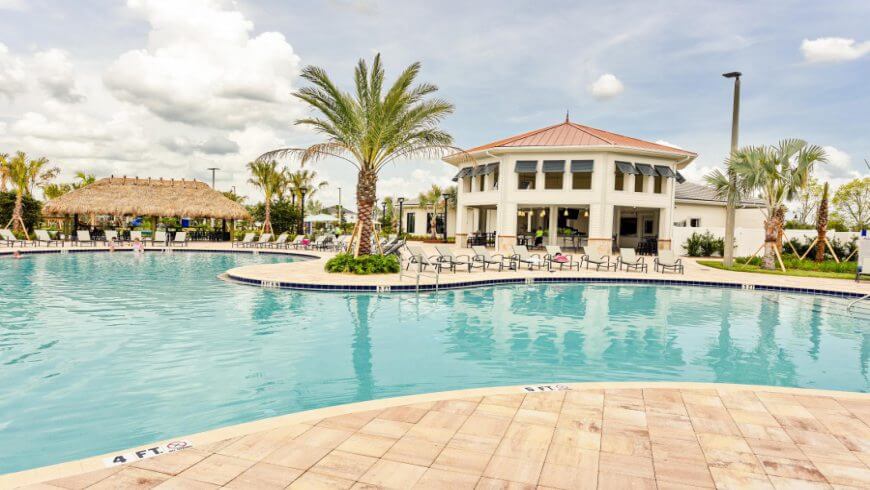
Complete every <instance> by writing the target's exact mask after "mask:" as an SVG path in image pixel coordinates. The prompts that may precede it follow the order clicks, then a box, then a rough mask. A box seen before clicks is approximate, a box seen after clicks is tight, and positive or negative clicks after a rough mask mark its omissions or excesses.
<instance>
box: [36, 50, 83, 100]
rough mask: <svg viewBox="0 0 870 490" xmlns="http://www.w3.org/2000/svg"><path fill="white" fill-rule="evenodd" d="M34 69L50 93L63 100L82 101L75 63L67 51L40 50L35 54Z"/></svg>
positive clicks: (43, 86) (37, 77) (40, 82)
mask: <svg viewBox="0 0 870 490" xmlns="http://www.w3.org/2000/svg"><path fill="white" fill-rule="evenodd" d="M33 71H34V73H35V75H36V79H37V80H38V81H39V84H40V85H41V86H42V88H44V89H45V90H46V91H48V93H49V95H51V96H52V97H54V98H55V99H57V100H60V101H62V102H70V103H75V102H81V101H82V100H84V97H83V96H82V95H81V94H80V93H78V92H77V89H76V80H75V73H74V71H73V64H72V62H71V61H70V60H69V57H68V55H67V53H66V52H64V51H61V50H59V49H49V50H48V51H40V52H38V53H36V54H35V55H34V56H33Z"/></svg>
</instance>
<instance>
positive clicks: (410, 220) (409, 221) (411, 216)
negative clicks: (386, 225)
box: [405, 213, 417, 234]
mask: <svg viewBox="0 0 870 490" xmlns="http://www.w3.org/2000/svg"><path fill="white" fill-rule="evenodd" d="M416 216H417V214H416V213H408V214H406V215H405V233H411V234H414V233H415V232H416V231H417V229H416V227H415V226H414V221H415V217H416Z"/></svg>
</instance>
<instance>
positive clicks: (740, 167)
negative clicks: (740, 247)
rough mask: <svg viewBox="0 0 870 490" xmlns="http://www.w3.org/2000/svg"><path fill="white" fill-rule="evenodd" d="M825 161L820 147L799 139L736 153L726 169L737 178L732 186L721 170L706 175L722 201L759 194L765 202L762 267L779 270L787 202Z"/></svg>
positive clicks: (746, 148)
mask: <svg viewBox="0 0 870 490" xmlns="http://www.w3.org/2000/svg"><path fill="white" fill-rule="evenodd" d="M826 161H827V156H826V155H825V151H824V150H823V149H822V148H821V147H819V146H816V145H810V144H808V143H807V142H806V141H803V140H799V139H785V140H782V141H780V142H779V143H778V144H777V145H775V146H749V147H745V148H741V149H740V150H738V151H737V152H735V153H733V154H732V155H731V157H730V158H729V160H728V162H727V168H728V169H729V171H731V172H734V174H735V177H736V178H735V179H734V181H735V184H734V185H733V186H732V185H731V184H730V183H729V182H728V180H729V179H728V175H726V174H724V173H723V172H722V171H721V170H715V171H713V172H712V173H711V174H709V175H707V177H706V180H707V183H708V184H710V185H711V186H713V187H714V188H715V189H716V192H717V194H718V195H719V197H720V198H726V199H728V198H731V197H732V196H733V197H736V198H740V197H741V196H747V195H751V194H756V193H757V194H758V195H760V197H761V199H763V200H764V204H765V210H764V258H763V260H762V267H763V268H765V269H770V270H772V269H775V268H776V265H775V262H774V261H775V259H776V253H777V250H776V249H777V241H778V237H779V234H780V230H781V229H782V225H783V223H782V217H783V216H784V213H783V209H784V207H785V202H786V201H790V200H792V199H794V197H795V196H796V195H797V194H798V192H799V191H800V190H801V189H804V188H806V186H807V185H808V183H809V176H810V171H811V170H812V168H813V165H815V164H816V163H823V162H826ZM726 245H728V244H726Z"/></svg>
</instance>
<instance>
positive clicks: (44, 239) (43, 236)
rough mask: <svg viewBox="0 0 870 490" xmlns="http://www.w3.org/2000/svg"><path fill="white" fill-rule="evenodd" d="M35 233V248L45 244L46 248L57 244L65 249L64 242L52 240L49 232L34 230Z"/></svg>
mask: <svg viewBox="0 0 870 490" xmlns="http://www.w3.org/2000/svg"><path fill="white" fill-rule="evenodd" d="M33 232H34V233H35V234H36V238H34V239H33V245H34V246H36V245H43V244H44V245H45V246H46V247H50V246H52V245H55V244H56V245H57V246H58V247H63V240H55V239H53V238H51V235H49V234H48V231H47V230H33Z"/></svg>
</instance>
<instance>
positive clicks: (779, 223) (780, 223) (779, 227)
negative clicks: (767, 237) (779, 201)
mask: <svg viewBox="0 0 870 490" xmlns="http://www.w3.org/2000/svg"><path fill="white" fill-rule="evenodd" d="M785 211H786V209H785V206H780V207H779V209H777V210H776V248H777V249H778V250H779V253H780V254H782V237H783V236H784V235H785V229H784V228H785Z"/></svg>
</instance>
